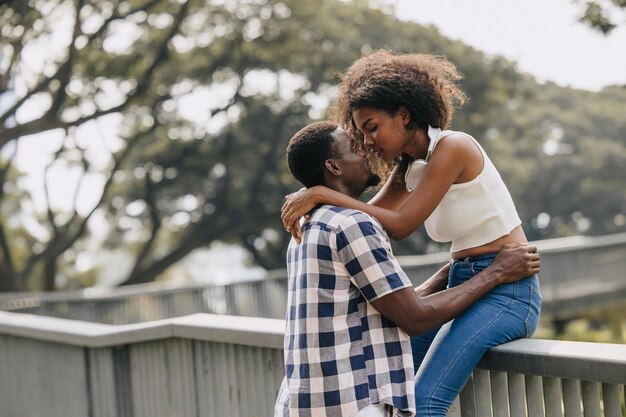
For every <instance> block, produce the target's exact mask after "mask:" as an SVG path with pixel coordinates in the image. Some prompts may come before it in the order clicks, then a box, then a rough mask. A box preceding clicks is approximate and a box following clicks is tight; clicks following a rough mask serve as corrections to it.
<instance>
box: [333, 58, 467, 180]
mask: <svg viewBox="0 0 626 417" xmlns="http://www.w3.org/2000/svg"><path fill="white" fill-rule="evenodd" d="M462 77H463V76H462V75H461V73H460V72H459V71H458V70H457V69H456V67H455V66H454V64H453V63H451V62H450V61H448V60H446V59H445V58H443V57H439V56H434V55H428V54H400V55H397V54H394V53H392V52H389V51H384V50H377V51H374V52H371V53H370V54H368V55H365V56H363V57H361V58H359V59H358V60H356V61H355V62H354V63H353V64H352V65H351V66H350V67H349V68H348V69H347V70H346V71H345V72H344V73H343V74H340V75H339V85H338V88H339V95H338V97H337V100H336V101H335V103H334V106H333V117H334V119H336V121H337V122H338V124H339V125H340V126H344V127H345V129H346V130H347V131H348V132H349V133H350V134H351V135H352V136H353V137H355V138H356V139H357V140H358V141H359V142H361V143H362V140H363V138H362V135H361V134H360V133H359V132H358V130H357V129H356V126H354V122H353V119H352V112H353V111H354V110H356V109H359V108H363V107H373V108H376V109H380V110H383V111H385V112H387V113H389V114H390V115H394V114H395V113H396V111H397V110H398V108H399V107H400V106H404V107H405V108H406V109H407V110H408V111H409V113H410V115H411V125H410V127H412V128H424V127H426V126H428V125H430V126H433V127H439V128H441V129H445V128H446V127H448V126H449V124H450V121H451V120H452V116H453V115H454V111H455V110H456V108H458V107H460V106H461V105H462V104H463V103H464V102H465V100H466V96H465V93H464V92H463V90H462V89H461V87H460V86H459V84H458V82H459V80H460V79H461V78H462ZM372 162H374V165H375V166H378V167H380V166H381V161H372ZM396 163H397V162H396ZM383 165H384V164H383ZM393 165H395V163H392V164H391V166H388V167H387V169H382V170H381V169H379V173H380V174H383V177H384V176H386V175H385V174H386V172H384V171H388V170H389V168H391V167H392V166H393Z"/></svg>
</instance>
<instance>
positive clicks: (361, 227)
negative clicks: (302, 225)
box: [336, 213, 412, 302]
mask: <svg viewBox="0 0 626 417" xmlns="http://www.w3.org/2000/svg"><path fill="white" fill-rule="evenodd" d="M336 239H337V241H336V244H337V254H338V257H339V260H340V261H341V262H342V263H343V265H344V266H345V268H346V270H347V272H348V274H349V275H350V280H351V281H352V283H353V284H354V285H355V286H356V287H357V288H358V289H359V290H360V291H361V293H362V294H363V296H364V297H365V298H366V299H367V300H368V301H369V302H371V301H374V300H376V299H378V298H380V297H382V296H384V295H387V294H389V293H391V292H393V291H397V290H400V289H403V288H407V287H411V286H412V284H411V281H409V279H408V277H407V276H406V274H405V273H404V271H403V270H402V268H400V265H399V264H398V261H397V260H396V258H395V256H394V255H393V253H392V252H391V245H390V244H389V241H388V240H387V234H386V233H385V232H384V231H383V230H382V228H381V227H380V226H379V225H378V224H377V223H375V221H374V220H373V219H372V218H371V217H369V216H368V215H366V214H365V213H358V214H355V215H353V216H350V217H347V218H346V219H345V220H344V221H342V222H341V224H340V225H339V227H338V229H337V234H336Z"/></svg>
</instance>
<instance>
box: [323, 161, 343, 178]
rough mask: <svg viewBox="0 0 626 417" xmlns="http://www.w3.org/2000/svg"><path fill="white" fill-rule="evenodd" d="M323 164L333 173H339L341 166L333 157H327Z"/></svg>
mask: <svg viewBox="0 0 626 417" xmlns="http://www.w3.org/2000/svg"><path fill="white" fill-rule="evenodd" d="M324 166H325V167H326V169H327V170H328V172H330V173H331V174H333V175H341V167H340V166H339V164H338V163H337V161H335V160H334V159H327V160H326V161H325V162H324Z"/></svg>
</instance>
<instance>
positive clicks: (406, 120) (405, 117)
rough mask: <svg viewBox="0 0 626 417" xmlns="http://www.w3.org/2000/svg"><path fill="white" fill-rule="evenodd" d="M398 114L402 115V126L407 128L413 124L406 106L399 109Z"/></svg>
mask: <svg viewBox="0 0 626 417" xmlns="http://www.w3.org/2000/svg"><path fill="white" fill-rule="evenodd" d="M398 114H399V115H400V119H401V120H402V124H404V125H405V126H406V125H408V124H409V123H411V113H410V112H409V109H407V108H406V107H404V106H400V107H398Z"/></svg>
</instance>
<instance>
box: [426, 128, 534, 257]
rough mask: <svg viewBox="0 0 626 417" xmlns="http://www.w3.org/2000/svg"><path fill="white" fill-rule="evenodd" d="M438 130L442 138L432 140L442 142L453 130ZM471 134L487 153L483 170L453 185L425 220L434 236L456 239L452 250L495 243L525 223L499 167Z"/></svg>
mask: <svg viewBox="0 0 626 417" xmlns="http://www.w3.org/2000/svg"><path fill="white" fill-rule="evenodd" d="M438 133H439V135H438V137H436V138H431V140H433V139H435V140H436V141H437V142H438V141H439V139H441V138H443V137H445V136H447V135H449V134H450V133H453V132H452V131H443V132H441V131H440V132H438ZM457 133H462V132H457ZM463 134H465V135H467V134H466V133H463ZM467 136H468V137H469V138H470V139H471V140H472V141H474V143H476V145H477V146H478V148H479V149H480V152H481V153H482V155H483V170H482V172H481V173H480V174H479V175H478V176H477V177H476V178H474V179H473V180H471V181H469V182H465V183H462V184H452V186H451V187H450V189H449V190H448V192H447V193H446V194H445V196H444V197H443V200H441V202H440V203H439V205H438V206H437V208H436V209H435V211H433V213H432V214H431V215H430V217H428V219H426V221H425V222H424V225H425V226H426V231H427V232H428V235H429V236H430V238H431V239H433V240H434V241H436V242H452V246H451V247H450V252H458V251H461V250H464V249H469V248H474V247H477V246H481V245H484V244H486V243H489V242H492V241H494V240H496V239H498V238H500V237H502V236H505V235H508V234H509V233H511V231H512V230H513V229H515V228H516V227H517V226H519V225H520V224H521V223H522V221H521V220H520V218H519V215H518V214H517V210H516V209H515V204H514V203H513V199H512V198H511V194H510V193H509V190H508V189H507V188H506V185H505V184H504V181H502V178H501V177H500V174H499V173H498V171H497V170H496V167H495V166H494V165H493V163H492V162H491V160H490V159H489V157H488V156H487V154H486V153H485V151H484V150H483V148H482V146H480V144H479V143H478V142H477V141H476V140H475V139H474V138H473V137H471V136H469V135H467ZM435 146H436V144H435Z"/></svg>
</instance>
